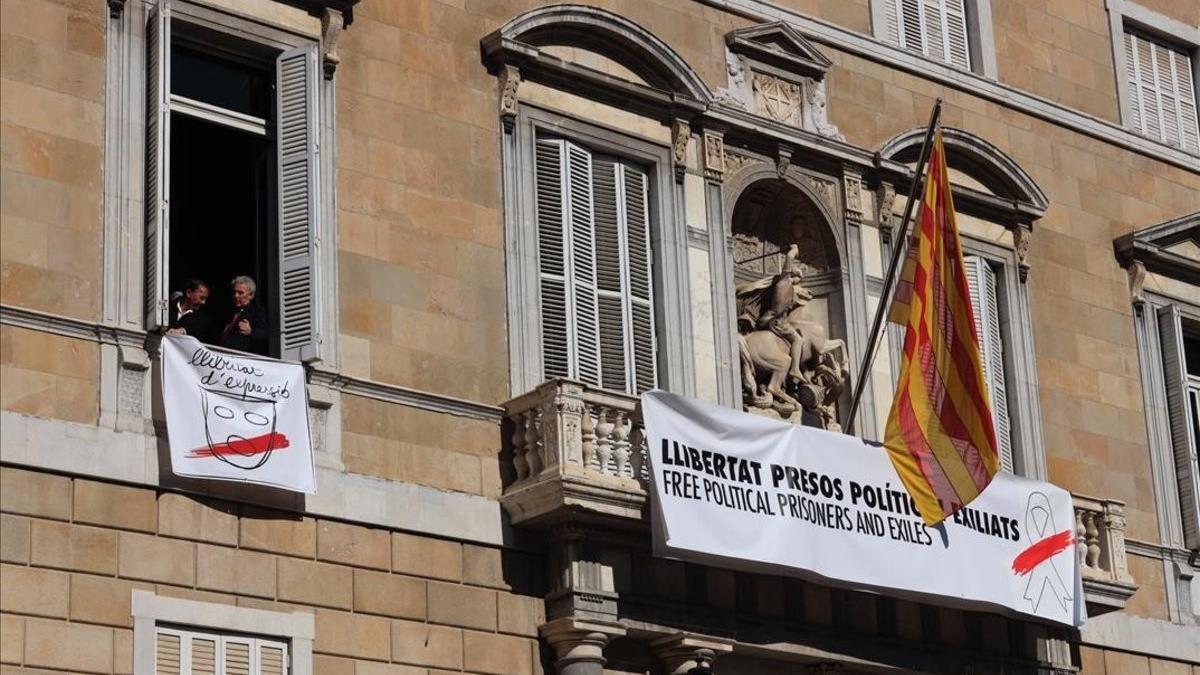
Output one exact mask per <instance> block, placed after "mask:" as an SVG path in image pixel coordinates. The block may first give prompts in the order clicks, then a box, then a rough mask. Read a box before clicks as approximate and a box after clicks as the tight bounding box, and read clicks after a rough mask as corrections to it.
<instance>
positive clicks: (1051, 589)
mask: <svg viewBox="0 0 1200 675" xmlns="http://www.w3.org/2000/svg"><path fill="white" fill-rule="evenodd" d="M642 413H643V417H644V419H645V424H646V436H647V442H648V444H649V445H648V448H649V456H650V468H651V472H650V473H651V483H652V489H653V492H654V496H653V500H652V501H653V509H652V511H653V514H652V519H653V523H654V531H655V532H654V544H655V553H656V555H663V556H667V557H673V558H679V559H683V560H691V561H696V562H702V563H706V564H712V565H719V566H722V567H728V568H734V569H745V570H750V571H757V572H764V573H775V574H791V575H794V576H802V577H807V578H810V579H813V580H816V581H821V582H825V583H831V584H833V585H838V586H844V587H849V588H858V589H862V590H868V591H876V592H880V593H886V594H888V595H893V596H903V597H908V598H911V599H915V600H925V601H932V602H934V603H936V604H939V605H944V606H957V607H961V608H964V609H977V610H985V611H1001V612H1005V611H1006V610H1007V611H1008V612H1017V613H1020V614H1024V615H1031V616H1035V617H1039V618H1041V619H1046V620H1049V621H1054V622H1057V623H1062V624H1067V625H1071V626H1080V625H1082V624H1083V622H1084V620H1085V618H1086V610H1085V608H1084V601H1083V585H1082V580H1081V577H1080V569H1079V560H1078V557H1077V556H1076V548H1075V543H1074V532H1075V516H1074V509H1073V507H1072V503H1071V495H1070V493H1068V492H1067V491H1065V490H1063V489H1061V488H1059V487H1056V486H1054V485H1051V484H1049V483H1042V482H1038V481H1033V480H1027V479H1025V478H1021V477H1019V476H1014V475H1012V474H1009V473H1001V474H999V475H997V476H996V478H995V479H994V480H993V481H992V483H991V485H989V486H988V487H987V489H986V490H984V492H983V494H982V495H980V496H979V498H978V499H976V500H975V501H973V502H971V504H970V505H969V506H967V507H965V508H963V509H962V510H960V511H959V512H957V513H956V514H955V515H954V517H953V518H950V519H947V520H946V521H945V522H944V523H943V524H941V525H939V526H938V527H936V528H929V527H925V525H924V524H923V523H922V522H921V517H920V516H919V515H917V512H916V509H915V504H914V503H913V502H912V500H911V498H910V497H909V496H908V493H907V492H905V490H904V487H903V485H902V484H901V482H900V479H899V477H898V476H897V474H896V470H895V469H894V468H893V467H892V463H891V460H889V459H888V457H887V453H886V451H885V450H884V449H883V447H882V446H879V445H876V444H869V443H867V442H865V441H863V440H862V439H859V438H856V437H854V436H847V435H845V434H838V433H832V432H828V431H823V430H820V429H812V428H808V427H798V426H794V425H791V424H787V423H784V422H780V421H777V420H772V419H767V418H765V417H760V416H757V415H750V414H747V413H743V412H739V411H735V410H730V409H728V408H723V407H720V406H716V405H713V404H711V403H705V402H702V401H695V400H692V399H686V398H683V397H680V396H676V395H673V394H668V393H665V392H657V391H656V392H650V393H648V394H646V395H644V396H643V397H642Z"/></svg>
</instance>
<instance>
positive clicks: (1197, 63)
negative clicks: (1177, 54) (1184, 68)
mask: <svg viewBox="0 0 1200 675" xmlns="http://www.w3.org/2000/svg"><path fill="white" fill-rule="evenodd" d="M1104 4H1105V9H1106V10H1107V11H1108V22H1109V34H1110V37H1111V41H1112V56H1113V76H1114V79H1115V80H1116V85H1117V101H1118V109H1119V113H1120V123H1121V126H1123V127H1125V128H1126V129H1128V130H1130V131H1131V132H1132V133H1135V134H1137V135H1139V136H1141V137H1143V138H1148V139H1150V140H1152V141H1154V142H1156V143H1162V144H1163V145H1167V146H1169V147H1174V148H1178V149H1179V150H1181V151H1183V152H1186V153H1190V154H1193V155H1194V154H1200V150H1193V149H1189V148H1184V147H1182V146H1174V145H1171V144H1169V143H1167V142H1166V141H1163V140H1160V139H1157V138H1151V137H1150V136H1146V135H1145V134H1143V133H1142V132H1141V130H1139V129H1134V128H1133V126H1132V122H1133V120H1132V117H1133V112H1132V110H1133V108H1132V101H1133V98H1132V97H1133V95H1134V93H1133V92H1131V91H1130V90H1129V82H1128V79H1127V77H1126V75H1125V72H1126V67H1127V64H1126V62H1125V33H1126V31H1127V29H1129V28H1132V29H1133V32H1134V33H1142V34H1145V35H1148V36H1150V37H1152V38H1155V39H1157V40H1159V41H1160V42H1164V43H1166V44H1168V45H1171V46H1173V47H1174V48H1176V49H1178V50H1181V51H1183V52H1185V53H1187V54H1189V55H1190V57H1191V62H1192V93H1193V94H1194V95H1195V96H1196V99H1197V100H1196V102H1195V104H1196V108H1197V116H1198V117H1200V25H1197V26H1188V25H1187V24H1186V23H1184V22H1182V21H1179V20H1177V19H1172V18H1170V17H1168V16H1164V15H1162V14H1159V13H1158V12H1155V11H1153V10H1151V9H1147V8H1145V7H1143V6H1141V5H1139V4H1137V3H1134V2H1130V1H1129V0H1105V3H1104Z"/></svg>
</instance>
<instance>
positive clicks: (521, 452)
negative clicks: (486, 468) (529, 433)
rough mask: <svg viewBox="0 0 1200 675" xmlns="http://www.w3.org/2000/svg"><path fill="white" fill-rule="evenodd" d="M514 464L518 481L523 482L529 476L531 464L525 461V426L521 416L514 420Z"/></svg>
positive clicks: (518, 415)
mask: <svg viewBox="0 0 1200 675" xmlns="http://www.w3.org/2000/svg"><path fill="white" fill-rule="evenodd" d="M512 425H513V434H512V453H513V457H512V462H513V469H514V470H515V471H516V472H517V480H523V479H524V478H525V477H527V476H528V475H529V464H528V463H527V462H526V461H525V424H524V421H523V420H522V418H521V415H520V414H517V415H516V416H515V417H513V418H512Z"/></svg>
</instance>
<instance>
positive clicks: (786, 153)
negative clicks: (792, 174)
mask: <svg viewBox="0 0 1200 675" xmlns="http://www.w3.org/2000/svg"><path fill="white" fill-rule="evenodd" d="M791 166H792V149H791V148H789V147H788V146H786V145H780V146H779V148H778V149H777V150H776V154H775V173H777V174H779V177H780V178H783V177H784V176H786V175H787V172H788V169H789V168H790V167H791Z"/></svg>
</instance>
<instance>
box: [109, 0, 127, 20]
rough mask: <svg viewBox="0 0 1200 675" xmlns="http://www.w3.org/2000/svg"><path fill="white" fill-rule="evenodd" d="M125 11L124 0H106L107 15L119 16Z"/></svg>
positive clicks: (117, 17)
mask: <svg viewBox="0 0 1200 675" xmlns="http://www.w3.org/2000/svg"><path fill="white" fill-rule="evenodd" d="M124 11H125V0H108V15H109V16H110V17H112V18H114V19H119V18H121V14H122V13H123V12H124Z"/></svg>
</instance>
